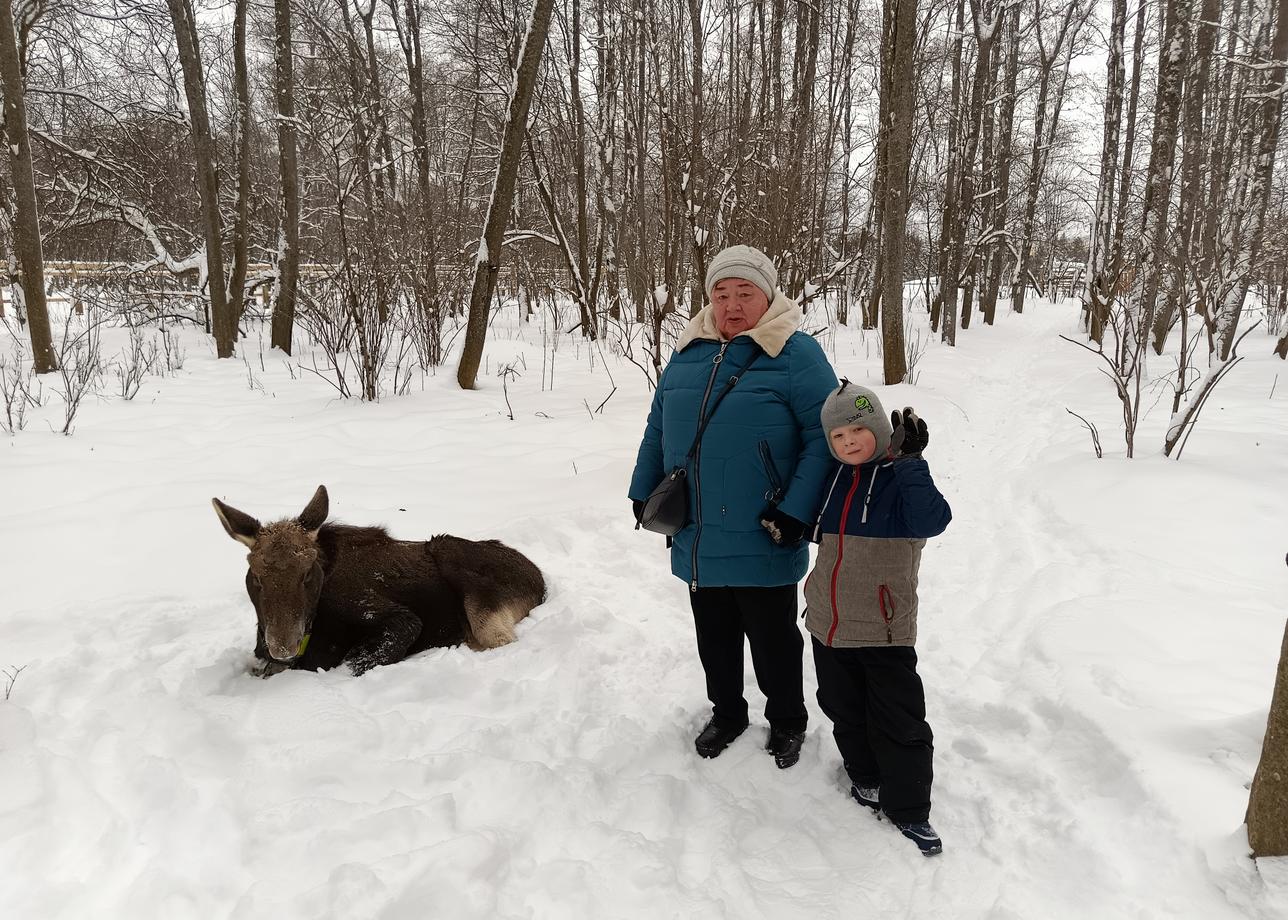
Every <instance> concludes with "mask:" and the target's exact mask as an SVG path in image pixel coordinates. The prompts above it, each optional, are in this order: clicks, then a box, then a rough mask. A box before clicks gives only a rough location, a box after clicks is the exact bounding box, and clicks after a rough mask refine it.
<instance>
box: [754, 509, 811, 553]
mask: <svg viewBox="0 0 1288 920" xmlns="http://www.w3.org/2000/svg"><path fill="white" fill-rule="evenodd" d="M760 526H761V527H763V528H765V530H767V531H769V539H771V540H773V541H774V543H775V544H777V545H778V546H795V545H796V544H797V543H799V542H800V541H801V540H804V539H805V535H806V534H807V533H808V532H809V525H808V524H805V523H803V522H801V521H798V520H796V518H794V517H792V516H791V515H790V514H784V513H783V512H781V511H779V510H778V506H777V505H770V506H769V507H768V508H766V509H765V510H764V511H762V512H760Z"/></svg>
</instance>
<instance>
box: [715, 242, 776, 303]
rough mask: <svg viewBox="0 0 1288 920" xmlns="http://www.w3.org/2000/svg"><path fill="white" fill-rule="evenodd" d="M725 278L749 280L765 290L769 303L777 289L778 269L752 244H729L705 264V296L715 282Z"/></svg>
mask: <svg viewBox="0 0 1288 920" xmlns="http://www.w3.org/2000/svg"><path fill="white" fill-rule="evenodd" d="M725 278H740V279H742V280H743V281H750V282H751V283H752V284H754V285H755V286H756V287H758V288H760V289H761V290H762V291H764V292H765V297H766V298H768V299H769V301H770V303H772V302H773V300H774V292H775V291H776V290H777V289H778V269H776V268H774V263H773V262H771V261H770V259H769V256H767V255H765V254H764V253H763V252H761V251H760V250H759V249H756V248H755V247H753V246H730V247H728V248H727V249H722V250H720V251H719V252H718V253H716V257H715V258H714V259H712V260H711V264H710V265H708V266H707V282H706V284H707V298H708V299H710V297H711V292H712V291H713V290H714V289H715V286H716V284H717V283H719V282H721V281H723V280H724V279H725Z"/></svg>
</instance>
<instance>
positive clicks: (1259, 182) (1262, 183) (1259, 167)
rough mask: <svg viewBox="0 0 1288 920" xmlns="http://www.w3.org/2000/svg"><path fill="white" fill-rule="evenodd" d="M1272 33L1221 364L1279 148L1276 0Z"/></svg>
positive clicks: (1283, 8)
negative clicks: (1243, 227) (1243, 225)
mask: <svg viewBox="0 0 1288 920" xmlns="http://www.w3.org/2000/svg"><path fill="white" fill-rule="evenodd" d="M1273 35H1274V38H1273V40H1272V42H1271V45H1270V54H1269V60H1270V61H1271V62H1272V63H1271V64H1270V65H1269V66H1268V68H1267V69H1265V70H1264V71H1262V72H1261V73H1263V74H1264V80H1263V82H1262V83H1261V86H1259V87H1257V89H1256V92H1255V96H1256V99H1257V101H1256V103H1254V106H1253V109H1252V113H1251V114H1252V118H1251V119H1245V121H1247V120H1250V121H1251V125H1250V126H1249V128H1250V130H1251V131H1252V132H1255V134H1254V137H1255V145H1254V155H1253V157H1252V162H1251V164H1250V166H1251V168H1250V169H1244V170H1241V172H1242V173H1243V174H1244V175H1245V176H1246V175H1247V174H1248V173H1251V177H1250V181H1249V183H1248V189H1247V192H1246V194H1245V196H1244V198H1243V208H1242V209H1243V210H1244V211H1245V213H1246V214H1247V222H1246V228H1245V230H1244V233H1243V234H1242V235H1241V236H1240V237H1238V240H1239V242H1238V245H1237V246H1236V247H1235V248H1236V250H1237V257H1236V259H1235V269H1234V273H1233V274H1234V284H1233V289H1234V291H1233V296H1229V297H1227V298H1226V303H1225V304H1224V306H1223V309H1222V311H1221V316H1220V319H1219V321H1218V323H1217V334H1216V347H1217V353H1218V355H1219V357H1220V359H1221V360H1222V361H1228V360H1229V358H1230V350H1231V348H1232V347H1233V345H1234V340H1235V334H1236V332H1237V331H1238V326H1239V317H1240V315H1241V314H1242V312H1243V304H1244V301H1245V300H1247V296H1248V290H1249V287H1250V285H1251V282H1252V276H1253V273H1254V272H1255V271H1256V270H1257V265H1258V260H1259V257H1260V254H1261V248H1262V244H1263V242H1264V235H1265V226H1266V211H1267V209H1268V207H1269V205H1270V190H1271V186H1272V184H1273V182H1274V169H1275V154H1276V151H1277V150H1278V149H1279V135H1280V128H1281V125H1282V115H1283V94H1284V76H1285V64H1284V62H1285V59H1288V0H1280V2H1278V3H1277V4H1276V5H1275V14H1274V32H1273ZM1262 47H1263V48H1264V47H1265V46H1264V45H1263V46H1262Z"/></svg>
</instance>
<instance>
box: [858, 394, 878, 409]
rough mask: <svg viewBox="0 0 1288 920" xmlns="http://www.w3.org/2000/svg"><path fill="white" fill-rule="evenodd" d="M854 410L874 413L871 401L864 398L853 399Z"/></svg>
mask: <svg viewBox="0 0 1288 920" xmlns="http://www.w3.org/2000/svg"><path fill="white" fill-rule="evenodd" d="M854 408H856V409H863V410H865V411H867V412H874V411H876V410H874V409H873V408H872V400H870V399H868V398H867V397H866V396H856V397H854Z"/></svg>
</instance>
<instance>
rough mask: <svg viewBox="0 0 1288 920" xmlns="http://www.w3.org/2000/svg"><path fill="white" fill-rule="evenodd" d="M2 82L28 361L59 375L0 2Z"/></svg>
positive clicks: (6, 8) (17, 81)
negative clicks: (29, 356)
mask: <svg viewBox="0 0 1288 920" xmlns="http://www.w3.org/2000/svg"><path fill="white" fill-rule="evenodd" d="M0 78H2V79H3V80H4V133H5V134H7V135H8V138H7V141H8V143H7V144H6V146H7V147H8V149H9V165H10V169H11V170H12V175H13V197H14V215H13V236H14V240H13V248H14V252H15V253H16V254H17V256H18V262H19V264H20V266H21V269H22V296H23V300H24V302H25V307H26V311H27V324H28V329H29V333H30V335H31V360H32V366H33V368H34V369H35V371H36V373H37V374H48V373H49V372H50V371H56V370H58V356H57V355H56V354H55V353H54V342H53V336H52V335H51V334H50V331H49V307H48V305H47V304H46V302H45V257H44V254H43V253H42V251H41V244H40V214H39V212H38V211H37V210H36V182H35V174H34V172H33V170H32V165H31V138H30V137H29V136H28V134H27V108H26V101H25V100H24V98H23V86H22V62H21V61H20V60H19V59H18V37H17V34H16V32H15V30H14V22H13V5H12V4H11V3H10V2H9V0H0Z"/></svg>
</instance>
